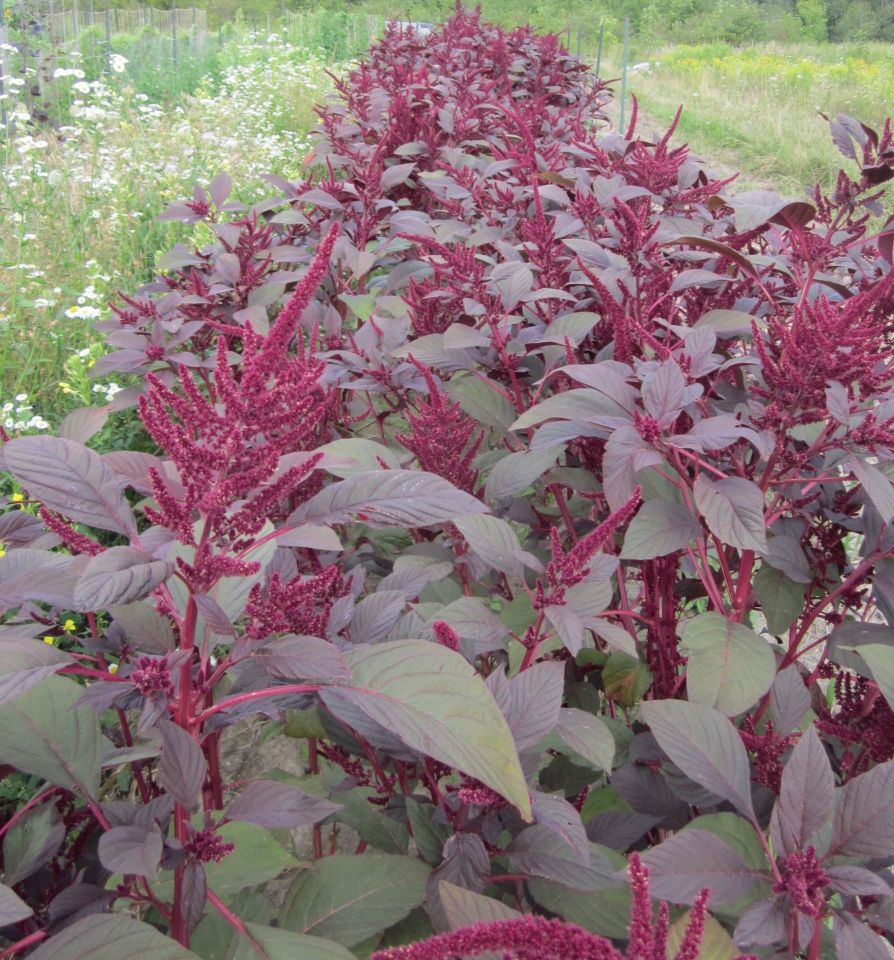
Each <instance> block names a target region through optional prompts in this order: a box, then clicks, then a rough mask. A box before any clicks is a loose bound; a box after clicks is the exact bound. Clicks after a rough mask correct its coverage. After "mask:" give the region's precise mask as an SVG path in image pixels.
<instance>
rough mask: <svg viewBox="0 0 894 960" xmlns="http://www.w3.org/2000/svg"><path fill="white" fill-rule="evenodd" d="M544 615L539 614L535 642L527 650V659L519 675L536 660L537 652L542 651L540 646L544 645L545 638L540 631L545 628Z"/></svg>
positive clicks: (535, 627) (535, 626)
mask: <svg viewBox="0 0 894 960" xmlns="http://www.w3.org/2000/svg"><path fill="white" fill-rule="evenodd" d="M544 616H545V615H544V613H543V611H542V610H541V611H540V612H539V613H538V614H537V623H536V624H535V625H534V641H533V643H532V644H531V645H530V646H529V647H528V648H527V649H526V650H525V657H524V660H522V663H521V667H519V673H521V672H522V671H523V670H527V669H528V667H530V666H531V664H532V663H533V662H534V658H535V657H536V656H537V651H538V650H539V649H540V644H541V643H543V638H542V637H541V636H540V631H541V629H542V628H543V619H544Z"/></svg>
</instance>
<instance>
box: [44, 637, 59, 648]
mask: <svg viewBox="0 0 894 960" xmlns="http://www.w3.org/2000/svg"><path fill="white" fill-rule="evenodd" d="M43 642H44V643H46V644H49V646H51V647H52V645H53V644H54V643H55V642H56V638H55V637H44V638H43Z"/></svg>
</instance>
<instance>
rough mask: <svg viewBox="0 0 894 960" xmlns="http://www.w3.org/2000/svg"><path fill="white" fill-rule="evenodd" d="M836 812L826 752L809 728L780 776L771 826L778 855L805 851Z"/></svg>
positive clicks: (812, 728) (831, 775)
mask: <svg viewBox="0 0 894 960" xmlns="http://www.w3.org/2000/svg"><path fill="white" fill-rule="evenodd" d="M834 810H835V778H834V776H833V774H832V767H831V765H830V763H829V757H828V755H827V754H826V748H825V747H824V746H823V744H822V742H821V741H820V738H819V737H818V736H817V733H816V728H815V727H814V726H813V724H811V725H810V726H809V727H808V728H807V729H806V730H805V731H804V733H802V734H801V738H800V740H799V741H798V743H797V744H796V746H795V748H794V750H792V753H791V756H790V757H789V759H788V763H786V765H785V769H784V770H783V772H782V782H781V788H780V791H779V799H778V800H777V801H776V806H775V807H774V808H773V816H772V819H771V822H770V830H771V836H772V838H773V845H774V847H775V848H776V850H777V851H778V852H779V853H780V854H783V853H794V852H795V851H798V850H804V849H805V848H806V847H807V846H809V844H810V841H811V840H812V839H813V837H814V836H815V835H816V834H817V833H818V832H819V830H820V829H821V828H822V827H823V825H824V824H825V823H826V822H827V821H828V820H829V818H830V817H831V816H832V814H833V812H834Z"/></svg>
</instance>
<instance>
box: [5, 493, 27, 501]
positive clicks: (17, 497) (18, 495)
mask: <svg viewBox="0 0 894 960" xmlns="http://www.w3.org/2000/svg"><path fill="white" fill-rule="evenodd" d="M9 499H10V500H12V502H13V503H21V502H22V501H23V500H24V499H25V494H24V493H14V494H13V495H12V496H11V497H10V498H9Z"/></svg>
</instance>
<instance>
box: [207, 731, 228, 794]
mask: <svg viewBox="0 0 894 960" xmlns="http://www.w3.org/2000/svg"><path fill="white" fill-rule="evenodd" d="M202 749H203V751H204V753H205V760H206V761H207V763H208V782H209V784H210V787H211V790H210V793H211V808H212V809H213V810H222V809H223V784H222V780H221V776H220V733H218V732H215V733H212V734H211V736H209V737H207V738H206V740H205V742H204V744H202Z"/></svg>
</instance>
